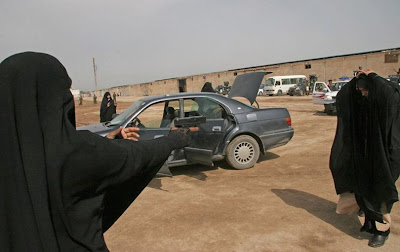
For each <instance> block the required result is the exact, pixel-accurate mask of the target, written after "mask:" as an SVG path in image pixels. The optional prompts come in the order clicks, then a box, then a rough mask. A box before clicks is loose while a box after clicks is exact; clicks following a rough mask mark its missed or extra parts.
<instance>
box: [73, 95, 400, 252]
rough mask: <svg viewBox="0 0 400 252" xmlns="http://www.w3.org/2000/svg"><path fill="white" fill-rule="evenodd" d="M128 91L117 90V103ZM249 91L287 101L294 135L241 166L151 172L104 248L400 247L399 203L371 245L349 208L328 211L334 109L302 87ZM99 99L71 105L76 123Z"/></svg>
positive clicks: (281, 103) (127, 100) (89, 117)
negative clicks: (278, 93) (378, 242)
mask: <svg viewBox="0 0 400 252" xmlns="http://www.w3.org/2000/svg"><path fill="white" fill-rule="evenodd" d="M136 99H137V98H135V97H118V98H117V100H118V110H117V111H118V112H121V111H122V110H123V109H125V108H126V107H127V106H129V105H130V104H131V103H132V101H134V100H136ZM257 100H258V102H259V103H260V107H263V108H267V107H286V108H288V110H289V112H290V114H291V116H292V126H293V128H294V129H295V134H294V137H293V139H292V140H291V141H290V142H289V143H288V144H287V145H285V146H282V147H279V148H276V149H272V150H269V151H268V153H267V154H266V155H262V156H261V157H260V159H259V161H258V163H257V164H256V165H255V166H254V167H253V168H251V169H248V170H233V169H230V168H229V166H228V165H227V164H226V163H225V162H218V163H216V164H215V166H214V167H207V166H202V165H195V166H185V167H176V168H172V169H171V171H172V173H173V175H174V176H173V177H172V178H169V177H163V178H155V179H153V181H152V182H151V183H150V185H149V186H148V187H147V188H146V189H145V190H144V191H143V192H142V194H141V195H140V196H139V197H138V198H137V199H136V200H135V202H134V203H133V204H132V205H131V206H130V208H128V210H127V211H126V212H125V213H124V215H123V216H122V217H121V218H120V219H119V220H118V221H117V222H116V223H115V224H114V226H113V227H112V228H111V229H110V230H109V231H107V233H105V239H106V242H107V245H108V247H109V249H110V250H111V251H400V224H399V223H400V206H399V203H396V204H395V205H394V207H393V210H392V219H393V222H394V223H393V225H392V228H391V234H390V237H389V240H388V241H387V242H386V244H385V246H383V247H381V248H376V249H373V248H370V247H368V245H367V243H368V239H369V238H370V237H371V235H369V234H365V233H360V232H359V228H360V224H359V222H358V219H357V217H356V216H342V215H337V214H336V213H335V208H336V202H337V199H338V196H337V195H336V194H335V188H334V184H333V180H332V177H331V174H330V171H329V166H328V161H329V154H330V148H331V146H332V141H333V138H334V135H335V129H336V117H335V116H327V115H326V114H324V113H323V112H322V110H323V107H322V106H321V105H315V104H313V103H312V101H311V97H310V96H306V97H290V96H283V97H259V98H258V99H257ZM99 106H100V104H99V103H98V104H97V105H93V104H92V102H91V101H90V100H89V99H88V100H84V104H83V105H82V106H77V108H76V113H77V125H78V126H80V125H86V124H90V123H96V122H98V120H99V112H98V110H99ZM399 185H400V183H399V181H398V182H397V186H398V188H400V187H399Z"/></svg>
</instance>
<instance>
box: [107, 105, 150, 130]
mask: <svg viewBox="0 0 400 252" xmlns="http://www.w3.org/2000/svg"><path fill="white" fill-rule="evenodd" d="M144 104H146V102H145V101H143V100H138V101H137V102H135V103H134V104H132V105H131V106H130V107H129V108H127V109H125V110H124V112H122V113H121V114H119V115H117V116H116V117H115V118H114V119H112V120H111V122H110V123H109V124H108V125H107V126H113V125H120V124H121V123H123V122H125V121H126V120H127V119H128V118H130V117H131V116H132V115H133V114H134V113H136V112H137V111H138V109H139V108H141V107H142V106H143V105H144Z"/></svg>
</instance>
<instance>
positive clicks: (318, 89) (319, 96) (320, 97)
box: [312, 82, 331, 104]
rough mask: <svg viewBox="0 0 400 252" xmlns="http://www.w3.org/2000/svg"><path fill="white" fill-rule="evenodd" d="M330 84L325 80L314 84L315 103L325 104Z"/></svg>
mask: <svg viewBox="0 0 400 252" xmlns="http://www.w3.org/2000/svg"><path fill="white" fill-rule="evenodd" d="M330 91H331V90H330V89H329V87H328V85H326V84H325V82H316V83H315V84H314V90H313V93H312V99H313V103H315V104H324V98H325V94H326V93H327V92H330Z"/></svg>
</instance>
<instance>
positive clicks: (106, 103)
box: [100, 92, 117, 122]
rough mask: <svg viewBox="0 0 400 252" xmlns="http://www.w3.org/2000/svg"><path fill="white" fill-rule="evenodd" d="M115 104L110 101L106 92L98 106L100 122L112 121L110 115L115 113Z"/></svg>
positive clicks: (109, 96) (108, 93)
mask: <svg viewBox="0 0 400 252" xmlns="http://www.w3.org/2000/svg"><path fill="white" fill-rule="evenodd" d="M116 108H117V104H116V103H114V100H113V99H111V94H110V92H106V93H105V94H104V96H103V100H102V101H101V105H100V122H108V121H111V120H112V115H113V114H115V113H117V109H116Z"/></svg>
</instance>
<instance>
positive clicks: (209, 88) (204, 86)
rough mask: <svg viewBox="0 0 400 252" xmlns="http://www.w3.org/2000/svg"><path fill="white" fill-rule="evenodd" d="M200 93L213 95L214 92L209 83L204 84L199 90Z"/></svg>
mask: <svg viewBox="0 0 400 252" xmlns="http://www.w3.org/2000/svg"><path fill="white" fill-rule="evenodd" d="M201 92H210V93H215V91H214V89H213V87H212V85H211V82H206V83H204V85H203V87H202V88H201Z"/></svg>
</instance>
